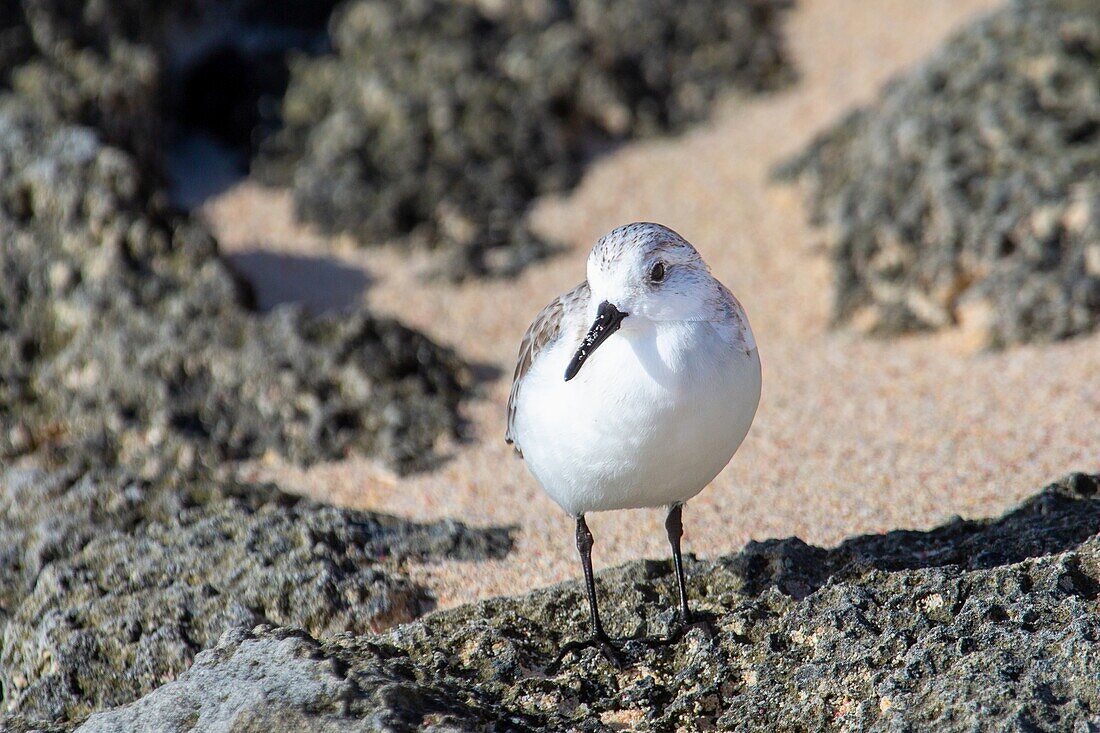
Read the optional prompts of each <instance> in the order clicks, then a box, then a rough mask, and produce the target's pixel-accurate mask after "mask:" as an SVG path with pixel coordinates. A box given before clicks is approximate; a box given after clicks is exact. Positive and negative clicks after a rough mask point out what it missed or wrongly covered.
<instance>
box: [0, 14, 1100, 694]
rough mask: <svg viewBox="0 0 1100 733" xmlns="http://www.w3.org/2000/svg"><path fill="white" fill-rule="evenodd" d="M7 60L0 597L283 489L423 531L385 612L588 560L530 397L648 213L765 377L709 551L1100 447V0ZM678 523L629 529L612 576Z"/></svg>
mask: <svg viewBox="0 0 1100 733" xmlns="http://www.w3.org/2000/svg"><path fill="white" fill-rule="evenodd" d="M0 85H2V86H3V89H4V91H3V93H2V95H0V463H2V464H3V473H2V478H0V481H3V484H2V485H0V521H2V522H4V523H5V524H4V529H3V531H2V532H0V539H2V540H3V542H0V545H3V547H4V548H6V549H2V550H0V555H2V556H3V557H7V558H8V563H7V565H6V568H5V570H4V572H5V573H6V575H5V578H6V581H5V579H3V578H0V581H5V582H3V583H2V584H3V585H4V586H5V587H6V588H7V590H6V591H5V592H4V594H5V595H4V597H3V598H2V599H0V618H4V617H5V616H6V615H11V614H15V613H17V609H19V608H20V607H21V606H20V604H24V603H25V598H26V597H27V595H28V594H29V593H30V588H32V587H33V585H34V580H35V578H36V577H37V573H38V572H39V571H40V570H41V568H42V567H43V566H44V565H45V563H47V562H50V561H52V560H54V559H56V558H63V557H68V556H72V555H75V554H76V553H78V552H80V551H81V549H82V548H83V547H84V546H85V544H86V543H87V542H88V541H90V538H91V537H94V536H99V535H102V534H103V533H104V532H105V531H107V529H108V528H109V529H110V530H111V531H115V532H120V533H122V535H123V536H126V537H129V536H130V535H128V534H127V533H132V532H135V531H136V530H135V529H134V528H136V527H141V526H144V525H145V524H147V523H150V522H164V521H169V519H170V518H172V517H178V516H179V512H180V511H182V509H186V508H193V507H208V506H209V507H214V506H217V507H221V506H222V504H220V503H218V502H226V501H234V502H237V504H239V505H247V506H248V507H250V508H249V510H248V512H249V516H252V515H251V513H252V512H254V511H258V509H257V507H261V506H266V505H267V504H266V503H265V502H269V501H270V500H271V499H270V497H272V496H282V497H289V498H280V499H279V501H282V502H293V501H297V499H296V498H295V497H305V498H306V499H308V500H309V502H316V503H317V504H316V506H321V507H323V506H327V505H335V506H338V507H342V508H350V509H354V510H363V511H364V512H370V513H372V514H369V516H371V517H387V518H386V519H384V521H383V520H382V519H378V520H377V521H380V522H382V525H380V526H383V525H384V526H385V527H389V528H391V529H387V530H386V532H391V530H392V532H391V533H390V534H386V533H385V532H383V533H382V534H379V535H377V538H376V539H377V542H376V543H375V544H374V545H370V547H372V548H373V549H371V550H370V553H368V554H370V556H371V557H373V558H375V559H377V560H378V561H379V562H382V561H386V562H389V561H392V563H397V564H396V565H394V566H393V567H394V568H398V566H399V568H398V569H395V570H394V571H393V572H394V573H398V574H399V576H400V578H399V579H400V583H404V584H406V585H404V586H401V587H402V588H405V587H415V588H417V592H416V595H415V598H413V597H412V596H408V595H405V596H401V595H397V596H395V595H392V594H391V595H389V596H386V599H384V600H383V601H379V602H378V603H379V604H381V605H379V606H378V608H380V609H382V610H381V611H379V612H378V613H377V614H376V615H375V616H374V617H372V618H371V619H369V620H368V621H364V623H368V622H369V624H371V626H370V628H382V627H384V626H387V625H389V624H391V623H393V622H395V621H400V620H407V619H408V618H411V617H414V616H417V615H419V614H420V613H422V612H424V611H425V610H429V609H431V608H438V607H447V606H452V605H455V604H458V603H463V602H468V601H472V600H476V599H480V598H485V597H489V596H493V595H498V594H505V593H507V594H513V593H518V592H521V591H525V590H529V589H533V588H537V587H542V586H545V585H548V584H552V583H556V582H559V581H562V580H565V579H568V578H572V577H574V576H575V575H576V574H577V572H576V566H575V565H576V563H575V557H574V552H575V551H574V548H573V543H572V539H571V538H572V531H571V529H570V522H571V520H570V519H569V518H568V517H566V516H565V515H564V514H563V513H562V512H561V511H560V510H559V509H558V508H557V507H556V506H555V505H553V503H552V502H551V501H550V500H549V499H548V498H547V497H545V496H544V495H543V493H542V492H541V490H540V489H539V487H538V486H537V484H536V482H535V481H534V479H533V478H532V477H531V476H529V475H528V473H527V471H526V470H525V468H524V466H523V463H522V461H521V460H519V459H518V458H517V457H515V456H514V455H513V452H512V450H511V448H510V447H509V446H508V445H506V444H505V442H504V422H505V418H504V408H505V404H506V401H507V395H508V391H509V385H510V377H511V371H512V368H513V364H514V359H515V353H516V350H517V348H518V344H519V341H520V338H521V337H522V335H523V332H524V330H525V328H526V327H527V325H528V323H529V322H530V321H531V319H532V318H533V317H534V315H535V314H536V313H537V312H538V310H539V308H540V307H541V306H542V304H544V303H546V302H548V301H549V300H550V299H551V298H552V297H553V296H555V295H556V294H558V293H559V292H562V291H564V290H566V289H568V288H571V287H572V286H574V285H575V284H576V283H577V282H579V281H580V280H581V279H583V277H584V261H585V258H586V256H587V253H588V251H589V249H590V248H591V246H592V244H593V243H594V242H595V241H596V239H597V238H598V237H599V236H601V235H602V234H604V233H606V232H607V231H609V230H610V229H612V228H614V227H615V226H618V225H621V224H624V223H628V222H631V221H636V220H646V221H657V222H661V223H663V224H666V225H668V226H670V227H672V228H673V229H675V230H677V231H678V232H680V233H681V234H682V235H683V236H684V237H685V238H687V239H688V240H689V241H691V242H692V243H693V244H695V245H696V247H697V248H698V249H699V250H700V251H701V253H702V254H703V256H704V258H705V259H706V260H707V261H708V262H709V263H710V264H711V266H712V268H713V270H714V272H715V274H716V275H717V276H718V277H719V278H720V279H721V280H722V281H724V282H725V283H726V284H727V285H729V287H730V288H731V289H732V290H733V292H734V293H735V294H736V295H737V297H738V298H739V300H740V301H741V302H742V303H743V304H744V306H745V308H746V310H747V311H748V314H749V318H750V320H751V323H752V326H753V329H754V331H755V334H756V337H757V341H758V342H759V345H760V351H761V356H762V361H763V368H764V382H763V384H764V387H763V397H762V402H761V407H760V412H759V414H758V416H757V419H756V423H755V425H754V427H753V429H752V431H751V432H750V434H749V437H748V439H747V440H746V442H745V444H744V445H743V447H742V448H741V450H740V451H739V452H738V454H737V456H736V457H735V458H734V460H733V462H732V463H731V465H730V466H729V467H728V468H727V470H726V471H725V472H724V473H723V474H722V475H721V476H719V478H718V479H716V481H715V482H714V483H713V485H712V486H711V487H710V488H709V489H708V490H706V491H705V492H704V493H703V494H702V495H700V497H698V498H697V499H696V500H694V501H693V502H692V503H691V504H690V505H689V506H688V507H687V510H686V515H687V517H686V519H685V527H686V533H687V534H686V540H685V542H686V546H687V548H688V549H689V550H690V551H691V552H694V553H697V554H699V555H704V556H716V555H719V554H722V553H729V552H734V551H736V550H738V549H740V548H741V547H742V546H743V545H744V544H745V543H746V542H747V541H749V540H751V539H757V540H763V539H766V538H771V537H785V536H790V535H797V536H799V537H800V538H802V539H804V540H806V541H807V542H810V543H814V544H824V545H832V544H835V543H837V542H839V541H841V540H842V539H844V538H845V537H849V536H851V535H855V534H860V533H871V532H882V531H887V530H892V529H897V528H914V529H920V528H928V527H932V526H935V525H938V524H940V523H942V522H944V521H945V520H947V519H949V518H950V517H953V516H956V515H961V516H965V517H984V516H990V515H995V514H999V513H1000V512H1002V511H1004V510H1006V509H1007V508H1009V507H1012V506H1014V505H1016V504H1017V503H1018V502H1019V501H1020V500H1021V499H1022V498H1023V497H1025V496H1029V495H1031V494H1032V493H1034V491H1035V489H1036V488H1037V487H1039V486H1041V485H1043V484H1044V483H1046V482H1048V481H1051V480H1054V479H1055V478H1057V477H1058V476H1060V475H1062V474H1064V473H1066V472H1069V471H1094V472H1095V471H1097V470H1098V469H1100V458H1098V457H1097V451H1096V447H1097V446H1098V445H1100V420H1097V419H1096V416H1097V414H1098V412H1100V379H1097V377H1096V366H1097V364H1100V333H1098V332H1097V326H1098V325H1100V5H1098V4H1097V3H1096V2H1095V0H1048V1H1046V2H1040V1H1039V0H920V1H919V2H918V0H874V1H873V2H872V1H870V0H866V1H855V0H738V1H737V2H723V1H720V0H696V1H694V2H690V3H680V2H673V1H672V0H625V1H623V2H615V3H610V2H600V1H599V0H521V1H519V2H505V1H503V0H409V1H408V2H398V1H397V0H347V1H345V2H340V3H338V2H311V3H305V2H292V1H289V0H284V1H280V2H258V1H253V0H236V1H235V2H208V1H205V0H178V1H174V0H165V1H164V2H157V3H148V2H140V1H138V0H122V1H119V2H107V1H106V0H24V2H4V3H0ZM302 506H305V505H302ZM308 506H310V507H313V506H315V505H314V504H313V503H309V504H308ZM203 511H207V509H203ZM209 511H211V512H212V511H214V509H209ZM218 511H222V510H221V509H218ZM299 511H303V512H304V511H306V510H305V509H299ZM310 511H313V510H312V509H310ZM373 513H379V514H377V515H376V514H373ZM326 516H327V515H326ZM364 516H368V515H364ZM397 518H400V519H397ZM453 520H457V521H453ZM172 521H175V520H172ZM233 521H234V522H236V521H237V520H233ZM241 521H243V520H241ZM249 521H252V520H249ZM301 521H306V520H301ZM308 521H314V520H312V519H310V520H308ZM325 521H328V520H325ZM372 521H375V520H372ZM662 521H663V515H662V514H661V513H660V512H652V513H650V512H629V513H617V514H611V515H598V516H593V517H591V518H590V524H591V526H592V530H593V533H594V534H595V536H596V537H597V538H598V539H597V549H596V552H595V561H596V564H597V566H598V567H606V566H609V565H615V564H619V563H621V562H624V561H626V560H628V559H631V558H635V557H639V556H647V557H664V555H665V553H666V548H665V540H664V534H663V532H662V530H661V522H662ZM386 522H392V524H386ZM234 526H236V525H234ZM326 526H327V525H326ZM399 526H400V527H404V528H405V529H401V530H400V531H398V530H397V529H393V528H396V527H399ZM394 532H396V534H394ZM418 532H419V533H421V534H417V533H418ZM410 533H411V534H410ZM424 533H427V534H426V535H424ZM448 533H450V534H448ZM326 536H327V535H326ZM409 536H415V537H417V538H421V537H422V536H430V537H435V538H439V537H445V538H449V539H447V540H446V542H444V543H443V545H439V544H438V543H437V544H435V545H431V547H432V548H434V549H431V550H430V551H428V550H425V549H424V547H425V545H423V544H417V543H418V542H420V540H419V539H418V540H417V541H416V542H414V543H413V544H412V545H408V540H407V538H408V537H409ZM397 537H401V538H404V539H400V540H399V539H396V538H397ZM120 541H121V540H120ZM127 541H128V540H127ZM433 541H434V540H433ZM4 543H6V544H4ZM402 543H406V544H402ZM444 545H445V548H446V549H444V550H439V549H438V548H439V547H440V546H444ZM406 546H407V547H411V548H413V549H408V550H407V551H406V550H402V549H401V548H402V547H406ZM30 548H33V549H30ZM455 548H460V549H455ZM461 548H466V549H461ZM470 548H473V549H470ZM123 551H124V550H123V549H120V550H119V552H120V553H121V552H123ZM125 551H126V552H132V548H131V549H130V550H125ZM371 553H373V554H371ZM429 555H430V556H431V557H432V558H433V559H432V562H423V560H424V558H425V557H426V556H429ZM387 567H389V566H387ZM211 572H213V571H211ZM395 577H397V576H395ZM395 582H397V581H395ZM410 598H412V600H410ZM395 599H396V600H395ZM386 604H389V605H386ZM38 608H39V609H40V608H41V607H38ZM28 613H29V612H28ZM333 623H334V624H335V625H336V626H339V624H338V623H336V622H333ZM199 646H200V647H201V642H200V643H199ZM9 695H10V693H9Z"/></svg>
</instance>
